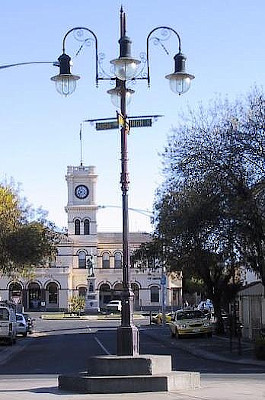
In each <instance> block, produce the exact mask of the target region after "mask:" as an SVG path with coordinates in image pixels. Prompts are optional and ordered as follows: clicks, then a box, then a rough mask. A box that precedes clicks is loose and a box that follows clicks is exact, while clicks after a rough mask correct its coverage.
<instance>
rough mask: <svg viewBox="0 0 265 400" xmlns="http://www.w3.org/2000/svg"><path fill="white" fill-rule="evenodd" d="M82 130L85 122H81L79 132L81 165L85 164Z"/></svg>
mask: <svg viewBox="0 0 265 400" xmlns="http://www.w3.org/2000/svg"><path fill="white" fill-rule="evenodd" d="M82 130H83V124H82V123H81V124H80V132H79V137H80V165H81V166H82V165H83V136H82Z"/></svg>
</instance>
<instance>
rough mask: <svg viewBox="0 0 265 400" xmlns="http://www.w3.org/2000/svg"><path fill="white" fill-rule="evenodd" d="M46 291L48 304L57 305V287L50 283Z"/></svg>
mask: <svg viewBox="0 0 265 400" xmlns="http://www.w3.org/2000/svg"><path fill="white" fill-rule="evenodd" d="M47 291H48V302H49V303H50V304H57V302H58V286H57V284H56V283H55V282H51V283H49V284H48V285H47Z"/></svg>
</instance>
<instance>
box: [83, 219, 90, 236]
mask: <svg viewBox="0 0 265 400" xmlns="http://www.w3.org/2000/svg"><path fill="white" fill-rule="evenodd" d="M89 234H90V222H89V219H85V220H84V235H89Z"/></svg>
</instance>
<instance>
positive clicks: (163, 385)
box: [58, 355, 200, 394]
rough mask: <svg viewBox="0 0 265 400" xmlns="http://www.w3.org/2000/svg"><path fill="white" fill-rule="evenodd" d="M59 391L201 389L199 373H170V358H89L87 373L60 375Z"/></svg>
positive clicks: (136, 391)
mask: <svg viewBox="0 0 265 400" xmlns="http://www.w3.org/2000/svg"><path fill="white" fill-rule="evenodd" d="M58 386H59V389H63V390H69V391H71V392H75V393H105V394H107V393H140V392H164V391H177V390H183V389H195V388H198V387H200V374H199V373H198V372H183V371H172V369H171V357H170V356H159V355H139V356H136V357H131V356H100V357H91V358H90V359H89V365H88V370H87V373H84V374H80V375H60V376H59V378H58Z"/></svg>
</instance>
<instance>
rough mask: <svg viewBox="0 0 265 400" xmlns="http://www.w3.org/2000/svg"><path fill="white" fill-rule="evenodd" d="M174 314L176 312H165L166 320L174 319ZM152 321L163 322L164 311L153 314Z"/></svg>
mask: <svg viewBox="0 0 265 400" xmlns="http://www.w3.org/2000/svg"><path fill="white" fill-rule="evenodd" d="M173 316H174V313H172V312H170V313H167V314H165V320H166V322H169V321H172V317H173ZM151 322H153V323H154V324H162V322H163V315H162V313H158V314H156V315H153V316H152V319H151Z"/></svg>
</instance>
